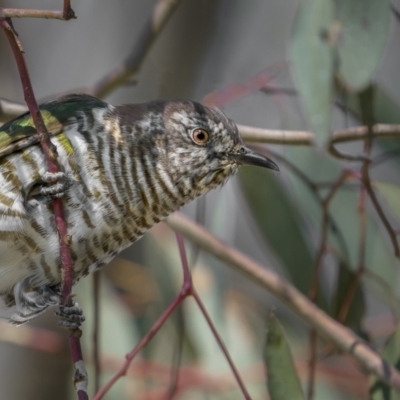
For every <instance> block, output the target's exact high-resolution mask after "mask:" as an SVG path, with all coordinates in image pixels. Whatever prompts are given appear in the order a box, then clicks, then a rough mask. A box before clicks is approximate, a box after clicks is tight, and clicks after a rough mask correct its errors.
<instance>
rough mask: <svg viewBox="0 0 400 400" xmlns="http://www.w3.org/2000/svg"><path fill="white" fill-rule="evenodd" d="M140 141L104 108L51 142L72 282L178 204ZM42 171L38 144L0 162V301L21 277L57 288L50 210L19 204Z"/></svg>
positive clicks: (137, 130)
mask: <svg viewBox="0 0 400 400" xmlns="http://www.w3.org/2000/svg"><path fill="white" fill-rule="evenodd" d="M140 135H141V127H140V124H139V125H137V126H124V127H121V125H120V123H119V120H118V117H117V116H115V113H114V109H113V107H112V106H109V107H108V108H106V109H96V110H93V113H90V114H88V113H83V112H82V113H80V114H79V113H78V116H77V117H74V118H71V119H70V120H69V122H68V124H67V125H66V126H65V128H64V131H63V132H62V133H60V134H58V135H57V136H55V137H53V138H52V142H53V143H54V144H55V145H56V147H57V150H58V154H59V163H60V165H61V166H62V169H63V171H64V172H65V173H66V176H67V178H68V179H69V181H70V182H71V186H70V187H69V188H68V190H67V191H66V193H65V196H64V198H63V201H64V210H65V217H66V221H67V224H68V231H69V233H70V234H71V235H72V238H73V240H72V246H71V254H72V258H73V261H74V280H75V281H76V280H78V279H79V278H80V277H81V276H85V275H87V274H88V273H89V272H91V271H93V270H95V269H97V268H99V267H101V266H102V265H104V264H105V263H107V262H109V261H110V260H111V259H112V258H113V257H114V256H115V255H116V254H117V253H118V252H119V251H121V250H122V249H124V248H126V247H127V246H129V245H130V244H131V243H133V242H134V241H135V240H137V239H138V238H139V237H141V236H142V235H143V234H144V232H145V231H146V230H147V229H149V228H150V227H151V226H152V225H153V224H155V223H156V222H158V221H159V220H160V219H161V218H163V217H166V216H167V215H168V214H169V213H170V212H171V211H173V210H174V209H176V208H178V207H179V206H180V205H181V204H182V203H183V200H182V194H184V193H180V192H179V191H180V189H178V186H176V185H175V184H174V183H173V182H172V179H171V177H170V176H169V173H168V170H167V169H166V168H165V163H164V162H163V160H162V158H158V157H156V155H155V154H154V152H151V151H149V150H148V146H147V147H144V146H141V145H140ZM146 149H147V151H146ZM46 170H47V168H46V164H45V160H44V156H43V152H42V150H41V148H40V146H39V145H34V146H31V147H28V148H26V149H24V150H22V151H19V152H16V153H12V154H10V155H8V156H6V157H4V158H1V159H0V295H3V294H7V293H8V292H9V291H10V290H11V289H12V288H13V286H14V285H15V284H16V283H17V282H18V281H20V280H21V279H23V278H25V277H27V276H32V277H33V278H34V282H35V283H37V284H38V285H39V284H43V283H48V284H56V283H59V282H60V281H61V262H60V258H59V240H58V235H57V231H56V226H55V222H54V215H53V213H52V207H51V205H46V204H42V203H40V202H38V203H37V204H34V205H32V206H28V205H27V203H26V198H25V197H24V196H25V194H26V193H27V191H28V190H29V188H30V187H31V186H32V184H33V183H34V182H38V181H39V180H40V176H42V175H43V174H44V173H45V172H46Z"/></svg>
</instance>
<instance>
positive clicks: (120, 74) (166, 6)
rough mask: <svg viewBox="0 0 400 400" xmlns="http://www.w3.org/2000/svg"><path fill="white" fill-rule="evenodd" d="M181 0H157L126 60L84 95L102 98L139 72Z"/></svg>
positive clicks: (87, 89) (86, 90) (89, 88)
mask: <svg viewBox="0 0 400 400" xmlns="http://www.w3.org/2000/svg"><path fill="white" fill-rule="evenodd" d="M180 2H181V0H158V2H157V4H156V5H155V6H154V8H153V12H152V14H151V16H150V18H149V19H148V21H147V22H146V25H145V26H144V28H143V30H142V32H141V33H140V34H139V38H138V40H137V42H136V43H135V46H134V47H133V48H132V50H131V52H130V54H129V55H128V56H127V58H126V59H125V60H124V61H123V62H122V63H121V64H120V65H118V66H117V67H116V68H114V69H113V70H112V71H110V72H109V73H108V74H106V75H105V76H104V77H103V78H102V79H100V80H99V81H98V82H97V83H96V84H95V85H93V86H91V87H88V88H86V89H84V91H85V92H86V93H89V94H91V95H93V96H97V97H101V98H104V97H106V96H107V95H109V94H110V93H111V92H112V91H113V90H115V89H116V88H117V87H118V86H120V85H122V84H123V83H125V82H126V81H127V80H128V78H130V77H131V76H132V75H135V74H137V73H138V72H139V70H140V68H141V66H142V64H143V62H144V60H145V58H146V56H147V54H148V53H149V51H150V49H151V48H152V46H153V44H154V42H155V40H156V38H157V37H158V35H159V34H160V33H161V31H162V30H163V28H164V27H165V25H166V23H167V21H168V20H169V18H170V17H171V15H172V14H173V12H174V11H175V9H176V8H177V7H178V5H179V4H180Z"/></svg>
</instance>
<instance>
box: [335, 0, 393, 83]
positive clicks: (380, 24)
mask: <svg viewBox="0 0 400 400" xmlns="http://www.w3.org/2000/svg"><path fill="white" fill-rule="evenodd" d="M336 11H337V13H336V14H337V19H338V22H339V24H338V26H339V29H340V33H339V39H338V42H337V51H338V69H339V71H338V72H339V78H340V79H341V81H342V82H343V83H344V84H345V86H346V87H347V88H348V89H351V90H356V91H359V90H362V89H364V88H365V87H367V86H368V84H369V83H370V81H371V78H372V75H373V73H374V72H375V70H376V68H377V66H378V64H379V61H380V60H381V56H382V53H383V50H384V46H385V43H386V39H387V37H388V33H389V23H390V0H379V1H376V0H338V1H337V2H336Z"/></svg>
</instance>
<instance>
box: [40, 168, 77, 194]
mask: <svg viewBox="0 0 400 400" xmlns="http://www.w3.org/2000/svg"><path fill="white" fill-rule="evenodd" d="M40 179H41V181H42V182H43V184H42V185H41V186H40V188H39V192H40V194H41V195H42V196H43V197H44V198H47V199H50V201H51V200H53V198H59V197H63V196H64V192H65V191H66V190H67V189H68V188H69V187H70V186H71V181H70V180H69V179H67V177H66V175H65V173H64V172H61V171H60V172H45V173H44V174H43V175H42V176H41V177H40ZM46 184H47V185H46Z"/></svg>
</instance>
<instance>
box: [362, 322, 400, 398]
mask: <svg viewBox="0 0 400 400" xmlns="http://www.w3.org/2000/svg"><path fill="white" fill-rule="evenodd" d="M382 357H383V359H384V360H385V361H387V362H388V363H390V364H392V365H394V366H395V367H396V368H397V369H399V367H400V328H399V327H398V328H397V329H396V331H395V332H394V333H393V335H392V336H391V337H390V338H389V340H388V341H387V343H386V345H385V347H384V349H383V351H382ZM369 398H370V400H400V393H398V392H397V391H396V390H394V389H392V388H391V387H390V386H388V385H386V384H385V383H383V382H381V381H379V380H378V379H377V378H376V377H373V378H372V379H371V385H370V397H369Z"/></svg>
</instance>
